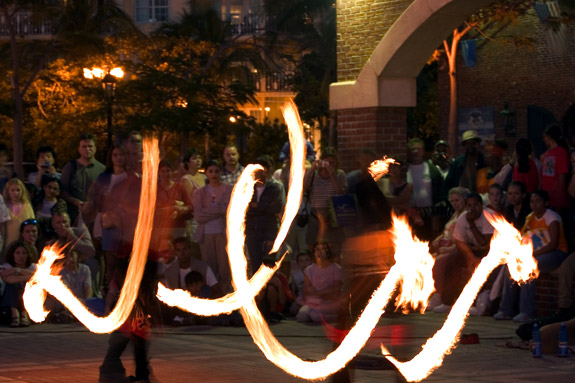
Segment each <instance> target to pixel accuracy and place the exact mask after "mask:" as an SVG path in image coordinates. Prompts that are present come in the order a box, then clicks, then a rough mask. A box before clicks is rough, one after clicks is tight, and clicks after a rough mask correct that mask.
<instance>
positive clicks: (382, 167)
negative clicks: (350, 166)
mask: <svg viewBox="0 0 575 383" xmlns="http://www.w3.org/2000/svg"><path fill="white" fill-rule="evenodd" d="M395 163H396V162H395V160H394V159H393V158H387V156H383V159H381V160H376V161H373V162H372V163H371V165H369V168H368V169H367V170H368V171H369V174H371V176H372V177H373V179H374V180H375V181H377V180H379V179H380V178H381V177H383V176H384V175H386V174H387V172H388V171H389V165H391V164H395Z"/></svg>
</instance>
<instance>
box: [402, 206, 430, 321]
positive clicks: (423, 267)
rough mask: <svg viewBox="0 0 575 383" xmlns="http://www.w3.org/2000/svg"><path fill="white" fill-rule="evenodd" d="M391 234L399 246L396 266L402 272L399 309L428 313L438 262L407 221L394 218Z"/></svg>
mask: <svg viewBox="0 0 575 383" xmlns="http://www.w3.org/2000/svg"><path fill="white" fill-rule="evenodd" d="M391 232H392V234H393V236H394V243H395V266H394V267H396V268H398V269H400V272H401V279H400V281H399V285H400V291H401V294H400V295H399V296H398V297H397V299H396V306H397V307H402V308H403V313H404V314H407V313H408V312H409V307H412V308H413V309H417V308H418V307H419V308H420V311H421V313H424V312H425V308H426V307H427V301H428V300H429V296H430V295H431V294H432V293H433V292H434V291H435V287H434V281H433V264H434V263H435V260H434V259H433V257H432V256H431V254H429V247H428V245H427V242H421V241H420V240H419V239H417V238H414V237H413V234H412V233H411V229H410V228H409V224H408V223H407V218H405V217H403V218H398V217H396V216H395V215H394V216H393V228H392V229H391Z"/></svg>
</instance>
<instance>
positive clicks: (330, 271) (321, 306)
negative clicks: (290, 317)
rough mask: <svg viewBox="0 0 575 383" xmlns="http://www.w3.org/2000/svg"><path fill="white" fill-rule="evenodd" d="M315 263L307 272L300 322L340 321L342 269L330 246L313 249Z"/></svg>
mask: <svg viewBox="0 0 575 383" xmlns="http://www.w3.org/2000/svg"><path fill="white" fill-rule="evenodd" d="M314 258H315V263H313V264H311V265H310V266H308V267H307V268H306V269H305V270H304V275H305V278H304V283H303V303H304V305H303V306H302V307H301V309H300V310H299V311H298V313H297V320H298V322H316V323H319V322H321V321H322V320H325V321H326V322H331V321H334V320H336V319H337V318H338V316H339V313H340V310H341V309H342V278H343V275H342V270H341V266H339V265H338V264H337V263H335V262H334V261H333V258H334V255H333V254H332V252H331V249H330V246H329V244H328V243H317V244H316V245H315V247H314Z"/></svg>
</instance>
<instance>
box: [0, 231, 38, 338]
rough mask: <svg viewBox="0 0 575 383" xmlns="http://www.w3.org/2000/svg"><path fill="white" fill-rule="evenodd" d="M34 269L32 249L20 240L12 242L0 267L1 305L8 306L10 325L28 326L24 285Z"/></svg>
mask: <svg viewBox="0 0 575 383" xmlns="http://www.w3.org/2000/svg"><path fill="white" fill-rule="evenodd" d="M35 271H36V264H35V263H33V262H32V249H31V248H30V247H29V246H28V245H27V244H25V243H24V242H21V241H15V242H12V243H11V244H10V245H9V246H8V248H7V249H6V263H4V264H3V265H2V267H1V268H0V276H1V277H2V280H3V281H4V282H5V283H6V286H5V289H4V295H3V296H2V306H4V307H9V308H10V312H11V315H12V321H11V322H10V327H28V326H30V319H29V318H28V313H27V312H26V310H25V309H24V301H23V300H22V295H23V294H24V287H25V285H26V282H28V280H30V278H31V277H32V275H33V274H34V272H35Z"/></svg>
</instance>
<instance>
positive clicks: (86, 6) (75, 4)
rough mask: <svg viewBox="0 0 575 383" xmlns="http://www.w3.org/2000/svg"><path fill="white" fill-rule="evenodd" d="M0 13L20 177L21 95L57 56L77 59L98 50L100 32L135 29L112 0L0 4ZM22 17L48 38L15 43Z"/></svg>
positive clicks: (21, 0) (11, 1) (22, 0)
mask: <svg viewBox="0 0 575 383" xmlns="http://www.w3.org/2000/svg"><path fill="white" fill-rule="evenodd" d="M0 13H1V14H2V16H3V17H4V20H5V22H6V28H7V30H8V34H9V42H8V44H7V45H6V46H4V47H3V49H4V50H5V51H9V57H10V79H9V82H10V97H11V100H12V103H13V105H14V110H13V122H12V126H13V146H14V148H13V154H14V168H15V171H16V174H17V175H18V177H20V178H23V177H24V169H23V167H22V161H23V131H22V128H23V124H24V118H25V116H24V108H25V104H24V97H25V96H26V94H27V92H28V91H29V90H30V89H31V87H32V85H33V84H34V82H35V80H36V79H37V76H38V74H39V73H40V72H41V71H42V70H44V69H45V68H46V66H47V65H48V63H49V62H50V61H52V60H54V59H55V58H57V57H59V56H62V55H69V56H70V57H73V58H76V59H78V58H79V57H81V56H84V55H86V54H87V53H88V52H94V51H95V50H99V49H101V47H103V45H104V44H103V37H104V34H112V33H121V32H125V31H134V30H135V27H134V26H133V23H132V22H131V19H130V18H129V17H128V16H127V15H125V14H124V12H123V11H122V10H121V9H120V8H119V7H118V6H117V4H116V2H115V1H113V0H65V1H49V0H45V1H42V0H0ZM22 13H25V14H28V15H30V20H32V21H33V22H40V21H41V22H43V23H46V24H47V25H50V26H51V28H52V31H53V34H52V36H51V39H49V40H41V41H38V40H28V39H26V40H21V39H19V31H18V30H17V25H16V19H17V17H18V15H20V14H22Z"/></svg>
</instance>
